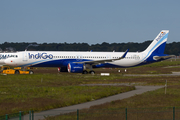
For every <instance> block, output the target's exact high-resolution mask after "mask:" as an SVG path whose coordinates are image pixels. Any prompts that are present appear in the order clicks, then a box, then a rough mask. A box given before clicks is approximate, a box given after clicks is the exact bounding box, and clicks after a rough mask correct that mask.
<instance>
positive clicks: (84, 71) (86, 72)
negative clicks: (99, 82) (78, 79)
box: [82, 70, 95, 75]
mask: <svg viewBox="0 0 180 120" xmlns="http://www.w3.org/2000/svg"><path fill="white" fill-rule="evenodd" d="M88 73H89V74H92V75H94V74H95V72H94V71H93V70H91V71H89V72H88V71H87V70H83V72H82V74H88Z"/></svg>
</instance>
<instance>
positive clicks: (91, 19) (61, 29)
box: [0, 0, 180, 44]
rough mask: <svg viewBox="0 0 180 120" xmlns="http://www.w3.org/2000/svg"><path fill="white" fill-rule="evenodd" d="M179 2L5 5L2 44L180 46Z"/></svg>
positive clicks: (79, 0) (24, 1) (0, 9)
mask: <svg viewBox="0 0 180 120" xmlns="http://www.w3.org/2000/svg"><path fill="white" fill-rule="evenodd" d="M179 6H180V1H179V0H173V1H170V0H31V1H30V0H29V1H28V0H1V1H0V43H4V42H37V43H44V42H46V43H64V42H67V43H74V42H76V43H83V42H84V43H88V44H97V43H99V44H101V43H103V42H108V43H123V42H124V43H127V42H139V43H141V42H144V41H147V40H153V39H154V38H155V37H156V36H157V34H158V33H159V32H160V31H161V30H162V29H168V30H170V33H169V37H168V43H172V42H180V40H179V36H178V35H179V28H180V13H179V12H180V7H179Z"/></svg>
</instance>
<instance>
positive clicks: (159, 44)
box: [143, 30, 169, 54]
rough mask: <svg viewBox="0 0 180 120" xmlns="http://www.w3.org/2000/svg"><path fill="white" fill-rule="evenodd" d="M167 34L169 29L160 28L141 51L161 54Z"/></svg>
mask: <svg viewBox="0 0 180 120" xmlns="http://www.w3.org/2000/svg"><path fill="white" fill-rule="evenodd" d="M168 34H169V30H162V31H161V32H160V33H159V34H158V35H157V37H156V38H155V39H154V40H153V42H152V43H151V44H150V45H149V46H148V47H147V49H146V50H145V51H143V52H145V53H148V54H151V53H153V52H155V53H157V54H163V53H164V49H165V46H166V41H167V37H168Z"/></svg>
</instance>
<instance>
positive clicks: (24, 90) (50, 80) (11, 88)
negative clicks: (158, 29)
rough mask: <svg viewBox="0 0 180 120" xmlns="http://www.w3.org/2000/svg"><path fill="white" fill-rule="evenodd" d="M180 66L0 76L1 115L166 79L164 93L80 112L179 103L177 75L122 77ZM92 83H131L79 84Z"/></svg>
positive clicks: (51, 70) (179, 79)
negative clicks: (110, 84) (89, 73)
mask: <svg viewBox="0 0 180 120" xmlns="http://www.w3.org/2000/svg"><path fill="white" fill-rule="evenodd" d="M179 65H180V61H174V60H173V61H163V62H159V63H155V64H150V65H146V66H141V67H134V68H127V72H124V68H123V69H120V70H121V72H120V73H119V72H118V70H119V69H95V71H96V75H82V74H71V73H57V69H56V68H41V69H39V68H38V69H35V70H34V72H35V74H34V75H0V83H1V84H0V96H1V97H0V114H1V115H4V114H7V113H8V114H10V113H14V112H18V111H28V110H34V111H41V110H47V109H52V108H57V107H62V106H68V105H72V104H78V103H82V102H86V101H91V100H95V99H99V98H102V97H106V96H109V95H114V94H118V93H121V92H125V91H129V90H133V89H134V86H135V85H165V81H166V80H167V81H168V82H167V84H168V87H167V94H166V95H165V94H164V89H159V90H157V91H152V92H147V93H144V94H142V95H136V96H133V97H131V98H128V99H124V100H119V101H114V102H111V103H107V104H103V105H100V106H93V107H91V108H90V109H88V110H82V111H83V112H84V114H85V113H86V112H90V111H94V110H96V112H98V110H99V111H100V109H101V110H102V109H123V110H124V108H144V107H171V106H180V102H179V101H180V96H179V93H180V76H145V77H143V76H136V77H129V76H124V75H125V74H144V75H146V74H171V73H172V71H176V72H178V71H180V66H179ZM101 72H109V73H110V76H100V74H99V73H101ZM92 83H94V84H96V83H126V84H128V85H132V86H129V87H128V86H80V85H82V84H92ZM82 111H80V112H82ZM87 115H88V114H87ZM70 116H71V115H68V116H67V115H65V116H61V118H62V117H63V118H64V119H67V117H68V119H74V118H73V117H74V116H75V115H72V117H70ZM82 117H84V118H86V117H87V116H82ZM109 117H110V116H109ZM109 117H108V116H105V117H103V115H101V114H100V115H98V116H96V117H94V116H93V115H90V116H88V118H89V119H98V118H101V119H105V118H109ZM117 118H119V117H117ZM53 119H55V118H53ZM57 119H59V118H57Z"/></svg>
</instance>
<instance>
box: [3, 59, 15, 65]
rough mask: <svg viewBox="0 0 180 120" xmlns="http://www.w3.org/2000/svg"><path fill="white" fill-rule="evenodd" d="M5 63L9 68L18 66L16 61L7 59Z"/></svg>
mask: <svg viewBox="0 0 180 120" xmlns="http://www.w3.org/2000/svg"><path fill="white" fill-rule="evenodd" d="M4 62H5V64H6V65H9V66H15V65H16V63H15V61H14V60H12V59H6V60H5V61H4Z"/></svg>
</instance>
